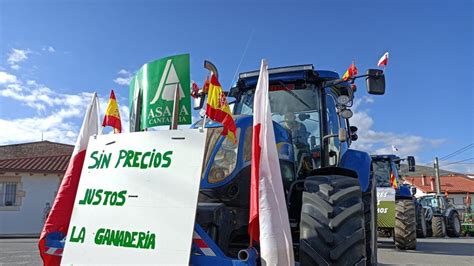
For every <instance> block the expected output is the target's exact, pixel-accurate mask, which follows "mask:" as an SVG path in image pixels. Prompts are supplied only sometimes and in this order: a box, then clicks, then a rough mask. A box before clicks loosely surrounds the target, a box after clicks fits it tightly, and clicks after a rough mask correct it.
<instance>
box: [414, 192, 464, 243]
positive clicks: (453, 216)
mask: <svg viewBox="0 0 474 266" xmlns="http://www.w3.org/2000/svg"><path fill="white" fill-rule="evenodd" d="M418 202H419V203H420V204H421V205H422V206H424V207H428V208H429V209H430V210H431V213H432V214H431V215H429V216H431V217H432V218H431V219H429V218H430V217H428V215H427V216H426V217H427V218H428V219H427V223H428V228H430V229H431V230H429V231H430V232H429V233H428V235H432V236H434V237H445V236H446V235H447V236H449V237H459V236H460V235H461V219H460V215H459V213H458V211H457V210H456V209H455V208H454V206H452V205H451V204H449V203H448V201H447V199H446V197H445V196H444V195H442V194H431V195H426V196H422V197H420V198H418Z"/></svg>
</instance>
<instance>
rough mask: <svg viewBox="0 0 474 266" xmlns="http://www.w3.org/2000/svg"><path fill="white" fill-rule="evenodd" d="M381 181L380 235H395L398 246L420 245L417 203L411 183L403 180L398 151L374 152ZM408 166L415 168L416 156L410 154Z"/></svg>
mask: <svg viewBox="0 0 474 266" xmlns="http://www.w3.org/2000/svg"><path fill="white" fill-rule="evenodd" d="M371 157H372V171H373V175H374V177H375V179H374V180H376V182H377V184H376V187H377V226H378V232H379V234H380V235H383V236H388V237H393V239H394V241H395V246H396V247H397V248H398V249H404V250H414V249H416V235H417V227H416V225H417V215H419V214H418V213H417V207H416V201H415V200H414V197H413V195H412V191H411V189H410V186H409V185H406V184H401V180H400V177H399V173H398V169H399V168H400V162H401V161H402V159H401V158H400V157H398V156H395V155H372V156H371ZM407 161H408V170H409V171H410V172H412V171H415V158H414V157H413V156H408V158H407Z"/></svg>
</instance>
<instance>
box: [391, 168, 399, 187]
mask: <svg viewBox="0 0 474 266" xmlns="http://www.w3.org/2000/svg"><path fill="white" fill-rule="evenodd" d="M390 185H392V187H393V188H394V189H397V188H398V183H397V178H396V177H395V175H394V174H393V171H392V172H390Z"/></svg>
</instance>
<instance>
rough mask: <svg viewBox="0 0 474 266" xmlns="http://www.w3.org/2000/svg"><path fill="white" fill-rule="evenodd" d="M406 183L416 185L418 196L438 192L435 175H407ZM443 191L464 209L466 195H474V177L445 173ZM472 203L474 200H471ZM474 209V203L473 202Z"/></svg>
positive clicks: (442, 183) (452, 201)
mask: <svg viewBox="0 0 474 266" xmlns="http://www.w3.org/2000/svg"><path fill="white" fill-rule="evenodd" d="M404 179H405V182H406V183H409V184H410V185H414V186H415V187H416V194H415V196H416V197H420V196H423V195H426V194H430V193H436V180H435V177H434V176H425V175H422V176H407V177H405V178H404ZM440 181H441V192H442V193H444V194H447V195H448V200H449V201H450V203H452V204H454V206H455V207H456V209H458V210H459V211H464V210H465V208H466V205H465V203H466V197H468V193H469V197H471V198H472V197H473V196H474V179H473V178H469V177H468V176H465V175H459V174H456V175H443V176H440ZM471 203H474V201H472V200H471ZM471 209H474V204H471Z"/></svg>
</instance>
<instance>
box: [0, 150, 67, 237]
mask: <svg viewBox="0 0 474 266" xmlns="http://www.w3.org/2000/svg"><path fill="white" fill-rule="evenodd" d="M38 146H40V148H39V149H38ZM12 148H13V149H12ZM21 149H23V150H24V151H25V152H26V153H23V152H18V150H21ZM72 149H73V147H72V146H70V145H65V144H59V143H52V142H47V141H46V142H36V143H26V144H16V145H8V146H0V237H2V236H39V234H40V233H41V230H42V228H43V224H44V220H45V217H46V215H47V214H48V212H49V209H50V208H51V205H52V204H53V201H54V198H55V195H56V193H57V191H58V188H59V185H60V182H61V180H62V177H63V175H64V172H65V170H66V168H67V165H68V162H69V158H70V154H71V152H72ZM13 150H15V152H14V151H13ZM6 153H7V154H6ZM58 153H59V154H61V153H62V155H57V154H58ZM64 153H66V154H64ZM45 154H49V155H48V156H44V155H45ZM24 156H32V157H24ZM11 157H14V158H11ZM1 158H4V159H1ZM5 158H6V159H5Z"/></svg>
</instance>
